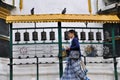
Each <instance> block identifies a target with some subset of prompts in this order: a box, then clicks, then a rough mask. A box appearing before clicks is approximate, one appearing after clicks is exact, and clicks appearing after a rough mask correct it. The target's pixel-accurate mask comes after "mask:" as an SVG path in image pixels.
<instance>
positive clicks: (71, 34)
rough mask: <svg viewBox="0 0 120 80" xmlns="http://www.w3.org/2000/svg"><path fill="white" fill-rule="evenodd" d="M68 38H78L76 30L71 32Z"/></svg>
mask: <svg viewBox="0 0 120 80" xmlns="http://www.w3.org/2000/svg"><path fill="white" fill-rule="evenodd" d="M68 36H69V38H74V37H76V38H78V35H77V33H76V31H75V30H69V33H68Z"/></svg>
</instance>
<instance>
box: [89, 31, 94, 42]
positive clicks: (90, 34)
mask: <svg viewBox="0 0 120 80" xmlns="http://www.w3.org/2000/svg"><path fill="white" fill-rule="evenodd" d="M88 40H90V41H91V40H94V33H93V32H91V31H90V32H89V33H88Z"/></svg>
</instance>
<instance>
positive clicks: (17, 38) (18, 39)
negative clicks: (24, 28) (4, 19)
mask: <svg viewBox="0 0 120 80" xmlns="http://www.w3.org/2000/svg"><path fill="white" fill-rule="evenodd" d="M20 40H21V39H20V32H16V33H15V41H17V42H19V41H20Z"/></svg>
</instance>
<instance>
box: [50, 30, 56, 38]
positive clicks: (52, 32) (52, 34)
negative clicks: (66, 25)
mask: <svg viewBox="0 0 120 80" xmlns="http://www.w3.org/2000/svg"><path fill="white" fill-rule="evenodd" d="M50 40H55V32H54V31H51V32H50Z"/></svg>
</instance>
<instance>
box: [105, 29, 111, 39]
mask: <svg viewBox="0 0 120 80" xmlns="http://www.w3.org/2000/svg"><path fill="white" fill-rule="evenodd" d="M109 39H110V33H109V32H108V31H105V32H104V40H109Z"/></svg>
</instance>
